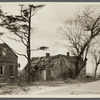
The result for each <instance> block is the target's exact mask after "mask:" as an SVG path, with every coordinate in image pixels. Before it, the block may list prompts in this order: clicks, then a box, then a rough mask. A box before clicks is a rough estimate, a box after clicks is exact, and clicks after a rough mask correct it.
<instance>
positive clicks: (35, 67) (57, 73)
mask: <svg viewBox="0 0 100 100" xmlns="http://www.w3.org/2000/svg"><path fill="white" fill-rule="evenodd" d="M76 62H77V59H76V57H75V56H70V55H69V53H67V55H61V54H59V55H55V56H50V54H49V53H46V56H44V57H33V58H32V61H31V78H32V80H33V81H39V80H40V81H46V80H57V79H62V78H71V77H73V76H74V74H75V66H76ZM80 63H82V60H80ZM24 70H25V71H26V72H27V66H26V67H25V68H24ZM26 72H25V74H26ZM85 74H86V67H84V68H83V69H82V71H81V72H80V76H81V77H84V76H85Z"/></svg>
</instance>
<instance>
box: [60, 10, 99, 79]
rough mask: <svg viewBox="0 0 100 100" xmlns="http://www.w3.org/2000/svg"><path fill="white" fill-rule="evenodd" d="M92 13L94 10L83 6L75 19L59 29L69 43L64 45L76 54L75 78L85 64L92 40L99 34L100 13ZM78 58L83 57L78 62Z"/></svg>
mask: <svg viewBox="0 0 100 100" xmlns="http://www.w3.org/2000/svg"><path fill="white" fill-rule="evenodd" d="M94 14H95V13H94V10H91V9H90V8H85V10H84V11H83V12H82V13H81V14H78V15H77V16H76V19H73V20H70V21H66V22H65V25H64V27H62V29H60V30H61V32H63V33H64V34H65V36H66V39H67V40H68V42H69V43H70V45H69V46H68V45H67V46H66V47H67V48H68V49H69V50H70V51H71V53H72V54H73V55H75V56H77V63H76V67H75V78H76V77H78V75H79V73H80V71H81V70H82V69H83V68H84V67H85V65H86V62H87V54H88V51H89V47H90V46H91V45H92V44H91V42H92V40H93V39H95V37H97V36H99V35H100V15H99V14H97V15H96V16H94ZM80 59H83V62H82V63H80Z"/></svg>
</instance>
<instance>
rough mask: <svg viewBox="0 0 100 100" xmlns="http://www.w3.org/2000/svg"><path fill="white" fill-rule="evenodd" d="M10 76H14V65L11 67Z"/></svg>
mask: <svg viewBox="0 0 100 100" xmlns="http://www.w3.org/2000/svg"><path fill="white" fill-rule="evenodd" d="M9 76H14V66H13V65H10V66H9Z"/></svg>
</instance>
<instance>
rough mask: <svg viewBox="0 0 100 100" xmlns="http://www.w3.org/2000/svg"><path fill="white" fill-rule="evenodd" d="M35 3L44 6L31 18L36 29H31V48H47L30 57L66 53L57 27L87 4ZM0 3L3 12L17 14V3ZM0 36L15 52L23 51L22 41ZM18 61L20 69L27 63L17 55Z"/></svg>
mask: <svg viewBox="0 0 100 100" xmlns="http://www.w3.org/2000/svg"><path fill="white" fill-rule="evenodd" d="M31 4H32V3H31ZM33 4H34V3H33ZM35 4H45V6H44V7H43V8H42V9H40V10H39V11H38V12H37V13H36V15H35V16H33V18H32V27H33V28H34V27H35V28H36V30H35V31H33V32H32V35H31V46H32V47H31V48H32V49H36V48H38V47H40V46H48V47H49V49H48V50H45V51H40V50H38V51H33V52H32V57H34V56H44V55H45V53H46V52H49V53H50V54H51V55H56V54H66V52H67V51H68V50H67V49H66V48H65V47H64V46H62V45H60V44H59V42H63V41H65V40H64V39H63V35H62V34H61V33H59V32H58V28H59V27H60V26H62V25H63V23H64V22H65V21H66V20H68V19H70V18H74V16H75V14H76V13H78V11H80V10H82V9H83V8H84V6H85V5H87V4H83V3H61V2H60V3H46V2H45V3H43V2H42V3H35ZM0 5H1V8H2V9H3V11H4V12H8V13H9V14H12V15H13V14H19V11H20V7H19V6H18V4H14V3H5V4H2V3H1V4H0ZM1 31H2V32H5V33H6V34H8V35H9V36H12V35H11V34H9V32H8V31H7V30H4V29H3V28H1ZM0 38H2V39H3V40H4V41H5V42H6V43H7V44H8V45H9V46H10V47H11V48H13V49H14V50H16V51H17V52H19V53H25V47H24V46H23V44H22V43H19V42H15V41H14V40H9V39H8V38H7V35H4V36H2V37H0ZM18 61H19V63H20V64H21V69H22V68H23V67H24V66H25V65H26V63H27V61H26V59H25V58H24V57H21V56H19V59H18ZM90 66H91V65H90ZM91 71H92V70H91Z"/></svg>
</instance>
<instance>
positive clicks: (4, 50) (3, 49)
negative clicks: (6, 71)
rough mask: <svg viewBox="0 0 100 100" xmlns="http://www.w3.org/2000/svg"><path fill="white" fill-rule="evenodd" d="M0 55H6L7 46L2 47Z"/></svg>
mask: <svg viewBox="0 0 100 100" xmlns="http://www.w3.org/2000/svg"><path fill="white" fill-rule="evenodd" d="M0 56H6V48H0Z"/></svg>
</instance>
